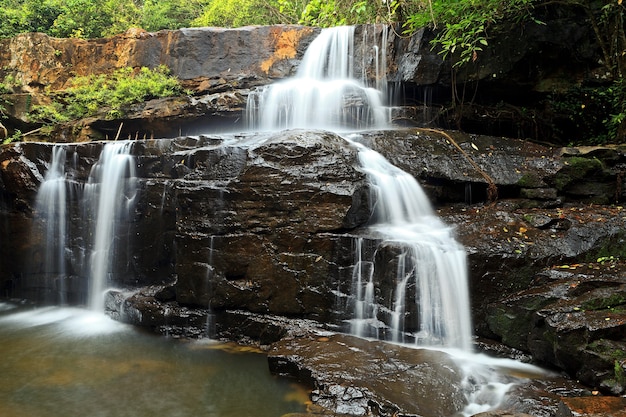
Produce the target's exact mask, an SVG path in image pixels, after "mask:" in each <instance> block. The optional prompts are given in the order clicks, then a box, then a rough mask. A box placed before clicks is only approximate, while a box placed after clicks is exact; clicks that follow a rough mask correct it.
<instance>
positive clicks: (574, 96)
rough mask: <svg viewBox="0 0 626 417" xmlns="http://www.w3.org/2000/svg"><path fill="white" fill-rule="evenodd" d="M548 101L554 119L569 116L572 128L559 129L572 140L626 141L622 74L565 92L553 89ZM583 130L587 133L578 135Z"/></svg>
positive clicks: (592, 142) (572, 141)
mask: <svg viewBox="0 0 626 417" xmlns="http://www.w3.org/2000/svg"><path fill="white" fill-rule="evenodd" d="M548 105H549V106H550V109H551V110H552V113H553V114H554V118H555V119H562V120H565V121H567V120H569V122H570V126H571V128H570V129H568V130H565V131H558V132H556V133H557V135H560V136H564V139H567V141H568V142H569V143H571V144H575V145H576V144H580V143H585V144H596V145H603V144H607V143H624V142H626V81H625V80H624V79H623V78H618V79H617V80H615V81H613V82H612V83H611V84H609V85H600V86H581V87H576V88H573V89H571V90H569V91H567V92H565V93H554V94H552V95H551V96H550V99H549V101H548ZM580 134H584V136H583V137H580V138H579V137H576V136H575V135H580ZM568 136H572V137H568Z"/></svg>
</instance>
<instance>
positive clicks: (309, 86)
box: [247, 27, 471, 350]
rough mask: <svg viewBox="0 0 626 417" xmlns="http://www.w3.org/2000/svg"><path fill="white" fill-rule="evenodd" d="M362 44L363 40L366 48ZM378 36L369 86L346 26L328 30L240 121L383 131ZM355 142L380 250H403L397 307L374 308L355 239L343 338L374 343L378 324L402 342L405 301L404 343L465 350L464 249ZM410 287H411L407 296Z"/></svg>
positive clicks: (400, 180) (416, 189)
mask: <svg viewBox="0 0 626 417" xmlns="http://www.w3.org/2000/svg"><path fill="white" fill-rule="evenodd" d="M367 37H368V36H367V34H365V35H364V42H367V40H366V38H367ZM382 38H383V39H382V45H381V46H378V45H374V46H373V47H371V49H372V51H373V65H374V72H375V81H374V84H375V86H376V87H377V88H372V87H368V86H366V79H367V77H366V71H365V68H366V63H365V59H364V60H363V63H362V65H361V68H362V71H363V73H362V74H361V76H360V79H361V80H363V81H362V82H359V81H357V78H359V77H355V74H354V65H353V59H354V58H353V57H354V46H353V44H354V27H338V28H333V29H326V30H323V31H322V32H321V34H320V35H319V36H318V37H317V38H316V39H315V40H314V41H313V42H312V43H311V45H310V46H309V48H308V49H307V51H306V53H305V55H304V57H303V59H302V63H301V64H300V66H299V67H298V72H297V74H296V76H295V77H294V78H292V79H290V80H287V81H284V82H280V83H276V84H272V85H270V86H267V87H265V88H263V89H262V90H260V91H259V92H257V93H255V94H252V95H251V96H250V98H249V100H248V110H247V111H248V121H249V122H250V123H251V124H252V125H253V127H256V128H258V129H261V130H276V129H282V128H295V127H315V128H319V127H322V128H326V129H329V130H335V131H346V130H352V131H354V130H358V129H363V128H365V127H368V128H384V127H388V122H389V118H388V117H387V115H388V114H389V113H388V111H387V110H386V109H385V107H383V105H382V102H383V99H382V91H381V90H382V89H385V88H386V82H384V80H386V78H385V77H386V76H385V74H386V73H387V68H386V54H387V52H386V49H385V47H384V46H385V45H386V32H385V31H383V33H382ZM363 50H364V51H365V50H366V46H365V45H363ZM363 56H365V53H364V54H363ZM352 138H353V137H352ZM346 139H348V140H350V139H351V136H347V137H346ZM353 143H354V145H355V146H357V147H358V150H359V161H360V165H361V169H362V170H363V171H364V172H365V173H366V174H367V175H368V178H369V181H370V183H371V187H372V190H373V194H374V195H375V199H374V200H375V209H374V216H373V218H372V224H371V225H370V227H369V229H370V231H371V232H373V234H374V236H375V239H378V240H381V241H382V243H381V245H388V244H394V245H396V246H398V247H400V248H401V249H400V253H399V254H398V255H397V257H398V265H399V266H398V270H397V274H396V278H395V281H396V285H395V287H396V288H395V301H394V303H393V305H392V306H385V307H386V308H385V309H382V308H378V305H377V304H376V301H375V299H374V296H375V292H376V289H375V280H374V276H375V275H376V271H375V268H376V266H375V262H374V261H373V259H364V258H363V254H362V252H363V251H362V245H363V242H362V239H357V243H356V244H355V248H356V252H355V253H356V259H355V267H354V271H353V284H352V287H353V290H352V291H353V294H352V309H353V313H354V314H353V319H352V320H351V332H352V333H354V334H357V335H359V336H375V337H378V336H380V335H381V330H383V328H384V327H385V326H386V327H387V328H388V332H389V333H390V334H391V339H392V340H393V341H396V342H405V335H406V331H405V327H406V326H405V320H404V318H405V316H406V314H407V312H408V311H409V309H408V308H407V301H406V300H407V299H411V300H413V301H412V302H414V303H415V304H416V306H417V307H416V309H415V310H417V315H418V317H419V318H418V321H419V323H418V325H417V329H416V330H415V331H413V332H412V333H413V334H412V335H408V336H410V337H411V338H413V339H414V340H416V341H417V343H418V344H420V345H438V346H446V347H456V348H461V349H467V350H469V349H471V323H470V319H469V317H470V313H469V295H468V291H467V272H466V262H465V251H464V249H463V248H462V247H461V245H459V244H458V243H457V242H456V241H455V240H454V238H453V236H452V233H451V230H450V228H449V227H447V226H445V225H444V224H443V223H442V222H441V221H440V220H439V219H438V218H437V217H436V215H435V214H434V212H433V210H432V208H431V206H430V203H429V201H428V199H427V197H426V196H425V194H424V192H423V191H422V189H421V188H420V186H419V185H418V183H417V181H415V179H414V178H413V177H411V176H410V175H409V174H407V173H405V172H403V171H402V170H400V169H398V168H396V167H395V166H393V165H392V164H390V163H389V162H388V161H387V160H385V159H384V158H383V157H382V156H381V155H380V154H378V153H377V152H375V151H372V150H370V149H368V148H366V147H365V146H362V145H360V144H358V143H356V142H353ZM409 287H411V288H414V291H413V294H412V295H410V294H409Z"/></svg>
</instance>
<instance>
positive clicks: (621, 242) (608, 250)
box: [584, 231, 626, 262]
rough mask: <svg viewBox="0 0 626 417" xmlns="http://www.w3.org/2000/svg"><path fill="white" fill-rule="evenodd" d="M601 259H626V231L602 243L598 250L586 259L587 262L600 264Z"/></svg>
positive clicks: (586, 256)
mask: <svg viewBox="0 0 626 417" xmlns="http://www.w3.org/2000/svg"><path fill="white" fill-rule="evenodd" d="M600 258H607V259H626V231H620V232H618V233H616V234H614V235H613V236H611V237H609V238H607V239H606V240H604V242H602V243H601V244H600V245H599V246H598V249H596V250H594V251H592V252H590V253H588V254H587V255H585V257H584V261H585V262H598V259H600Z"/></svg>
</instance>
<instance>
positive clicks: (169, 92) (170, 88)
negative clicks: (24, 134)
mask: <svg viewBox="0 0 626 417" xmlns="http://www.w3.org/2000/svg"><path fill="white" fill-rule="evenodd" d="M181 94H183V90H182V88H181V86H180V84H179V82H178V80H177V79H176V78H174V77H171V76H170V75H169V69H168V68H167V67H165V66H159V67H157V68H155V69H154V70H151V69H149V68H146V67H143V68H141V69H139V70H138V71H135V70H133V68H130V67H127V68H122V69H119V70H117V71H115V72H114V73H112V74H100V75H89V76H85V77H76V78H74V79H73V80H72V86H71V87H70V88H68V89H67V90H64V91H62V92H60V93H58V94H56V95H55V96H54V97H53V99H54V100H53V101H52V103H51V104H48V105H43V106H35V107H34V109H33V111H32V112H31V118H32V119H33V121H40V122H44V123H63V122H67V121H69V120H75V119H80V118H83V117H87V116H93V115H96V114H98V113H99V112H101V111H102V110H104V109H106V110H107V116H108V117H110V118H115V117H120V116H121V115H123V112H124V108H125V107H126V106H128V105H131V104H134V103H139V102H142V101H145V100H148V99H151V98H157V97H171V96H177V95H181Z"/></svg>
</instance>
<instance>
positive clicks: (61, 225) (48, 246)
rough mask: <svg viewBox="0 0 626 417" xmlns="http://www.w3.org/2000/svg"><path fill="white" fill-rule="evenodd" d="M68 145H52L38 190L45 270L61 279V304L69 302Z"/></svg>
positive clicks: (39, 221) (59, 296) (36, 210)
mask: <svg viewBox="0 0 626 417" xmlns="http://www.w3.org/2000/svg"><path fill="white" fill-rule="evenodd" d="M65 159H66V156H65V148H64V147H63V146H60V145H56V146H54V147H53V148H52V158H51V161H50V166H49V168H48V170H47V172H46V175H45V177H44V181H43V182H42V183H41V186H40V187H39V190H38V192H37V199H36V202H35V213H36V220H37V221H38V223H41V224H42V226H43V229H44V239H43V240H44V242H43V243H44V245H45V246H44V248H43V265H42V268H43V272H44V273H45V274H53V275H54V276H56V277H57V279H58V281H57V282H58V285H57V286H55V287H56V289H57V291H58V300H55V301H58V303H59V304H66V303H67V299H66V290H65V273H66V261H65V251H66V246H67V244H66V236H67V222H66V219H67V214H66V212H67V197H66V195H67V184H66V181H65Z"/></svg>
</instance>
